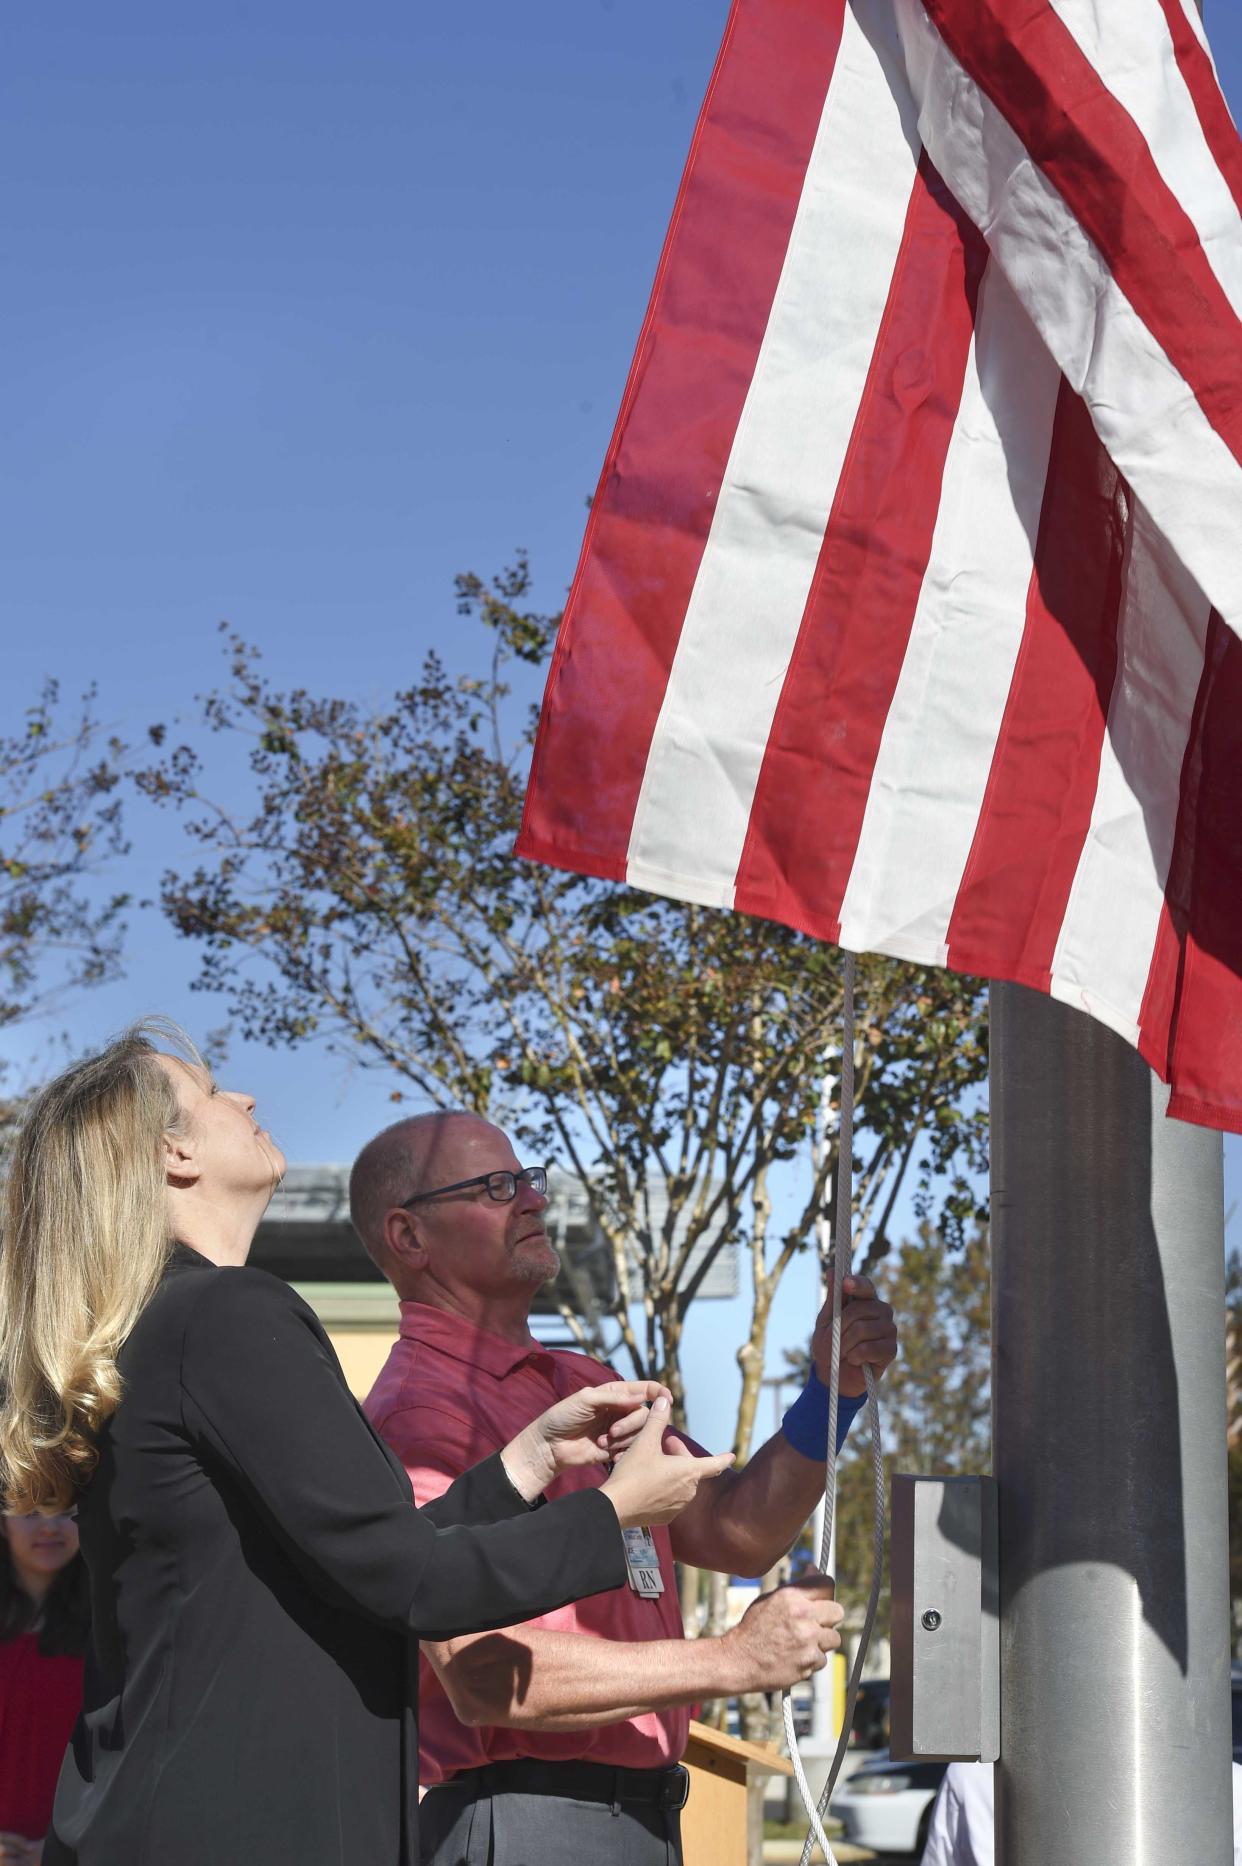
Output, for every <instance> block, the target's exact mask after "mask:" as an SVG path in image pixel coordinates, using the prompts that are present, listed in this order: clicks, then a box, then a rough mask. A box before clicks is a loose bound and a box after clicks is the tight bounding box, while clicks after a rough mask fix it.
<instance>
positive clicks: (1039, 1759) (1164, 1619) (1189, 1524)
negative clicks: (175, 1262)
mask: <svg viewBox="0 0 1242 1866" xmlns="http://www.w3.org/2000/svg"><path fill="white" fill-rule="evenodd" d="M1166 1102H1167V1090H1166V1089H1164V1087H1163V1086H1162V1085H1161V1084H1160V1083H1159V1081H1158V1080H1157V1079H1156V1077H1155V1076H1154V1075H1153V1074H1152V1072H1151V1071H1150V1070H1149V1069H1148V1068H1147V1066H1146V1064H1145V1063H1144V1062H1143V1061H1142V1060H1141V1058H1140V1057H1139V1056H1138V1055H1137V1054H1136V1053H1135V1051H1133V1050H1132V1049H1131V1048H1130V1047H1129V1046H1128V1045H1127V1044H1126V1043H1124V1042H1123V1041H1122V1039H1121V1038H1120V1037H1117V1036H1114V1035H1113V1034H1112V1033H1111V1032H1110V1031H1108V1030H1107V1029H1105V1028H1104V1026H1103V1025H1101V1024H1099V1023H1097V1022H1096V1021H1095V1020H1094V1019H1093V1018H1089V1017H1087V1016H1085V1015H1083V1014H1082V1013H1080V1012H1078V1011H1075V1010H1071V1009H1069V1008H1068V1007H1066V1006H1065V1005H1063V1004H1060V1003H1058V1002H1056V1001H1055V1000H1054V999H1051V998H1048V997H1045V996H1043V995H1042V994H1039V993H1036V992H1033V991H1028V990H1026V989H1024V988H1023V987H1021V986H1017V985H993V987H992V1117H991V1118H992V1354H993V1381H992V1406H993V1469H994V1472H995V1475H996V1479H997V1488H998V1494H999V1512H1000V1616H1001V1761H1000V1763H999V1764H998V1765H997V1774H996V1786H997V1795H996V1841H997V1854H996V1857H997V1860H998V1862H999V1863H1000V1866H1168V1863H1169V1862H1170V1861H1173V1860H1178V1861H1185V1862H1187V1866H1229V1862H1231V1861H1232V1859H1233V1850H1232V1839H1231V1836H1232V1818H1231V1778H1230V1766H1231V1765H1230V1753H1231V1752H1230V1687H1229V1662H1230V1652H1229V1636H1230V1635H1229V1580H1228V1528H1227V1505H1226V1469H1225V1365H1224V1357H1225V1297H1224V1192H1223V1150H1222V1143H1221V1136H1220V1135H1219V1134H1217V1133H1213V1132H1211V1131H1209V1130H1207V1129H1205V1128H1198V1127H1192V1126H1189V1125H1187V1124H1186V1123H1184V1122H1180V1121H1170V1120H1168V1119H1166V1118H1165V1113H1164V1109H1165V1105H1166Z"/></svg>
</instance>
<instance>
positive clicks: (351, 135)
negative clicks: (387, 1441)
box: [0, 0, 1242, 1440]
mask: <svg viewBox="0 0 1242 1866" xmlns="http://www.w3.org/2000/svg"><path fill="white" fill-rule="evenodd" d="M726 12H727V6H726V4H725V0H672V4H670V0H624V3H623V0H580V3H579V4H578V5H576V6H571V5H569V4H567V3H566V0H560V3H559V4H548V3H547V0H545V3H544V4H542V5H536V6H534V7H527V8H516V7H513V6H500V5H497V4H494V3H493V0H482V3H480V4H476V5H473V6H470V7H439V8H429V7H414V6H410V5H401V6H398V5H396V4H393V3H392V0H374V3H373V4H371V5H369V6H366V7H353V8H345V7H342V6H340V5H339V4H331V5H329V4H327V3H326V0H298V4H296V5H294V4H293V0H264V3H263V4H250V3H249V0H216V4H215V5H213V6H212V7H210V8H206V7H204V8H193V9H191V8H175V7H169V6H167V5H166V4H154V3H153V0H115V4H113V5H111V6H109V7H108V8H106V9H103V8H99V7H97V6H87V5H86V4H84V3H83V0H64V3H63V4H60V5H57V6H55V7H40V8H35V7H28V8H21V9H16V10H14V11H13V12H12V13H11V14H10V16H9V18H8V19H7V20H6V57H5V61H4V69H3V72H2V73H0V167H2V169H3V173H4V174H5V176H6V177H7V185H6V188H5V190H4V193H3V195H2V196H0V225H2V232H3V242H4V250H5V253H6V259H7V262H8V263H7V277H6V291H5V293H4V296H3V300H2V301H0V354H3V356H4V359H5V365H4V367H5V379H4V402H5V414H6V420H5V438H4V442H3V446H2V447H0V510H3V513H4V525H3V556H4V563H5V577H4V586H3V593H2V601H3V605H4V641H5V673H6V678H5V682H4V686H3V689H0V728H3V727H5V726H9V725H11V724H12V723H14V722H15V721H16V720H17V718H18V716H19V715H20V713H21V710H22V708H23V707H24V706H25V705H26V704H28V702H29V700H30V699H31V698H32V697H33V695H34V693H35V691H36V690H37V688H38V686H39V685H40V683H41V682H42V680H43V678H44V677H45V676H46V675H48V674H55V675H58V676H60V678H61V679H62V680H63V682H64V683H65V685H66V686H67V687H68V688H69V689H74V688H76V687H78V686H80V685H81V684H82V683H83V682H84V681H85V680H86V679H89V678H92V677H93V678H97V679H98V680H99V682H100V688H101V706H102V710H103V712H104V715H105V717H106V718H107V719H108V720H109V721H110V722H112V723H115V724H116V725H117V726H118V727H119V728H120V729H121V730H123V731H126V732H129V733H138V732H141V730H142V729H143V727H144V726H145V725H146V724H148V723H149V722H151V721H153V720H157V719H159V720H165V721H168V720H173V719H175V718H176V717H177V716H178V715H179V714H180V715H182V716H184V717H186V718H189V717H190V716H191V715H192V713H193V696H194V695H195V694H196V693H198V692H201V691H202V690H204V689H205V688H208V687H210V686H211V685H212V684H214V683H215V682H216V681H217V679H218V678H219V676H220V674H221V672H222V665H223V664H222V661H221V657H220V652H219V643H218V637H217V633H216V624H217V623H218V622H219V621H220V620H221V619H227V620H228V621H229V622H230V623H232V624H233V625H234V626H235V627H236V628H237V629H238V630H240V631H241V632H242V633H243V634H244V635H246V636H248V637H249V638H251V639H253V640H254V641H256V642H257V643H259V644H260V645H261V647H262V648H263V650H264V652H265V655H266V657H267V662H268V665H269V667H270V669H271V670H272V672H273V674H274V675H276V676H278V677H281V678H288V679H289V680H291V681H297V682H301V683H305V684H307V685H308V686H311V687H312V688H313V687H315V686H322V687H323V688H324V689H326V690H333V691H338V692H349V693H354V694H357V695H359V696H361V697H369V696H374V697H376V698H379V697H380V696H382V695H383V694H384V693H386V692H388V691H390V690H391V689H392V688H393V687H394V686H396V685H397V684H399V683H400V682H401V681H403V680H404V679H405V678H406V676H407V675H408V674H409V673H410V671H411V669H412V668H413V667H414V665H415V664H416V663H417V661H418V660H419V659H420V658H421V656H422V654H423V652H424V651H425V649H426V648H427V647H428V646H430V645H432V644H433V643H435V644H436V645H438V646H439V647H440V648H441V649H442V651H443V652H444V653H445V655H446V657H447V658H449V659H450V660H454V661H455V660H459V659H460V660H464V659H467V658H468V657H469V656H470V655H471V654H472V652H473V651H474V650H473V638H472V636H471V635H470V634H469V625H468V624H465V623H463V622H462V621H460V619H459V618H458V617H457V616H456V613H455V610H454V605H453V597H452V579H453V576H454V574H455V573H456V572H457V571H459V570H462V569H465V568H477V569H478V570H480V571H481V572H484V573H485V572H487V571H489V570H491V569H492V568H494V567H496V566H498V565H499V564H501V563H502V562H504V561H505V560H506V559H507V558H508V557H509V556H510V555H511V553H512V551H513V548H514V547H515V546H517V545H523V546H526V547H527V548H528V549H529V550H530V552H531V556H532V561H533V564H534V567H535V570H536V573H537V577H538V580H539V593H540V595H541V597H542V599H543V600H544V601H545V602H546V604H547V606H548V607H554V606H556V605H557V604H558V603H559V601H560V600H561V597H562V595H563V592H564V589H565V587H566V585H567V583H568V580H569V577H570V575H571V573H572V569H573V564H574V559H575V557H576V554H577V549H578V544H579V541H580V536H581V529H582V522H583V506H584V500H585V497H586V495H587V494H588V493H589V491H590V490H591V489H592V487H593V486H594V483H595V479H596V476H597V473H598V470H599V464H600V460H601V458H602V455H603V452H604V449H605V446H606V444H607V440H608V435H609V432H610V430H611V426H612V421H613V417H614V414H615V410H616V406H617V402H618V400H619V397H620V393H621V389H622V386H623V383H624V379H625V373H626V369H627V367H628V364H629V359H630V354H631V351H632V348H633V343H634V339H635V336H636V333H637V330H638V326H639V323H640V320H641V317H642V312H643V308H644V305H645V302H646V297H647V293H648V289H649V286H650V281H651V276H652V273H653V271H654V267H655V263H656V259H657V257H658V254H659V249H660V245H661V242H662V239H663V235H664V229H665V226H666V223H667V219H668V214H669V210H670V208H671V205H672V201H673V197H674V194H675V191H676V187H677V182H678V179H679V176H680V172H681V167H682V163H683V160H684V157H685V152H686V148H687V145H688V142H689V138H690V134H691V131H692V129H693V126H694V119H695V115H696V112H697V109H698V105H699V101H700V98H701V96H702V92H703V88H704V85H705V83H706V80H707V77H708V75H709V73H710V69H711V64H712V60H713V58H714V56H715V51H716V47H717V44H718V41H719V37H720V32H721V29H722V27H723V24H724V19H725V16H726ZM1208 22H1209V27H1210V29H1211V30H1212V33H1213V37H1214V41H1215V46H1216V52H1217V57H1218V61H1219V63H1220V66H1221V71H1222V77H1223V79H1224V82H1225V86H1226V90H1227V92H1228V93H1229V94H1230V96H1231V98H1232V100H1233V102H1234V107H1235V113H1236V111H1237V109H1238V106H1239V104H1240V103H1242V22H1240V21H1239V18H1238V16H1237V13H1236V11H1234V10H1232V9H1227V8H1226V6H1225V5H1224V4H1223V0H1215V4H1211V0H1209V9H1208ZM171 835H172V831H171V828H170V827H169V826H167V825H164V824H160V825H159V826H157V827H150V826H140V825H138V824H137V823H136V824H135V840H136V842H138V843H139V845H140V854H139V855H138V856H136V858H135V861H134V863H133V866H132V873H131V875H130V877H129V879H130V880H131V882H132V884H133V885H134V886H135V889H136V891H139V892H141V891H143V889H145V888H148V887H150V886H152V885H153V884H154V881H155V878H156V875H157V873H158V869H159V867H160V865H161V861H162V857H163V853H164V852H166V851H167V849H168V847H169V838H170V837H171ZM132 957H133V963H132V966H131V973H130V977H129V979H128V980H127V982H126V983H125V984H124V985H123V986H120V987H117V988H112V989H109V990H107V991H105V992H100V993H97V994H95V995H94V996H93V997H90V998H86V999H82V1000H79V1001H78V1003H77V1004H76V1005H75V1006H74V1007H73V1010H72V1015H71V1018H70V1019H69V1020H68V1021H69V1022H70V1024H71V1033H70V1034H71V1037H72V1040H73V1042H74V1044H75V1045H76V1046H78V1047H82V1046H85V1045H88V1044H90V1043H91V1042H93V1041H94V1040H95V1039H96V1038H98V1037H100V1036H102V1035H104V1034H105V1033H106V1032H108V1031H110V1030H111V1029H114V1028H115V1027H116V1026H117V1025H119V1024H121V1023H123V1022H124V1021H126V1019H127V1018H128V1017H130V1016H131V1015H133V1014H135V1013H137V1012H139V1011H142V1010H145V1009H150V1008H156V1007H158V1008H162V1009H165V1010H168V1011H170V1012H171V1013H172V1014H173V1015H176V1016H178V1017H181V1018H182V1019H184V1020H185V1021H186V1022H187V1023H188V1024H190V1025H191V1027H196V1028H199V1029H202V1028H204V1027H207V1026H209V1025H210V1024H212V1023H215V1022H218V1021H219V1018H220V1013H219V1008H218V1007H217V1006H215V1005H214V1004H212V1003H211V1002H210V1001H205V1000H203V999H201V998H195V997H194V996H192V995H191V994H190V993H189V992H188V989H187V987H188V982H189V979H190V977H191V976H192V971H193V967H192V965H191V955H190V953H189V952H188V950H184V949H182V948H180V947H179V946H178V945H177V943H176V942H175V941H174V940H173V939H171V937H170V936H168V935H167V934H165V933H164V932H163V930H162V928H161V927H160V926H159V924H158V923H157V922H155V921H154V920H153V919H139V920H138V921H136V923H135V926H134V936H133V947H132ZM36 1034H37V1033H29V1034H28V1036H27V1038H26V1041H27V1042H29V1043H33V1042H34V1041H35V1036H36ZM10 1053H11V1052H10ZM239 1074H240V1077H241V1078H242V1079H243V1080H244V1082H245V1083H246V1085H248V1086H252V1087H253V1088H254V1089H255V1091H256V1092H257V1093H258V1094H259V1096H260V1098H261V1100H262V1102H263V1105H264V1109H265V1112H266V1114H267V1115H268V1117H269V1119H270V1120H271V1123H272V1125H273V1126H274V1127H275V1128H276V1129H277V1131H278V1132H279V1133H280V1134H281V1135H282V1137H283V1138H284V1140H285V1141H286V1144H287V1146H288V1148H289V1151H290V1152H291V1154H292V1155H293V1157H295V1158H300V1159H316V1158H317V1159H347V1158H349V1157H351V1156H352V1154H353V1153H354V1152H355V1151H356V1149H357V1147H358V1146H359V1145H360V1144H361V1142H362V1141H363V1140H364V1139H365V1138H366V1136H367V1134H368V1133H369V1132H370V1131H372V1130H373V1128H374V1127H376V1126H377V1125H379V1124H380V1123H382V1122H383V1121H385V1120H386V1119H388V1118H389V1117H390V1112H391V1111H390V1108H389V1104H388V1103H387V1101H386V1099H385V1097H386V1091H387V1085H386V1084H385V1083H383V1082H382V1081H380V1080H379V1079H377V1078H374V1077H370V1076H360V1075H359V1074H357V1073H355V1074H354V1075H352V1076H347V1075H346V1074H345V1073H343V1071H342V1070H340V1069H339V1068H333V1066H332V1065H330V1064H328V1063H325V1064H324V1065H323V1066H322V1068H321V1069H319V1070H318V1071H317V1072H316V1071H312V1070H308V1069H307V1068H306V1067H305V1066H302V1065H299V1066H297V1067H295V1068H290V1067H289V1065H288V1063H287V1061H285V1060H282V1059H281V1058H279V1057H276V1056H273V1055H272V1054H270V1053H269V1052H266V1051H262V1050H259V1051H254V1052H247V1051H243V1050H242V1049H241V1048H240V1047H237V1048H235V1050H234V1055H233V1075H234V1076H235V1077H236V1076H238V1075H239ZM1238 1157H1239V1155H1238V1149H1237V1147H1236V1146H1234V1147H1233V1149H1232V1159H1231V1177H1232V1182H1233V1185H1234V1186H1235V1187H1236V1188H1237V1190H1238V1192H1239V1193H1242V1172H1239V1171H1237V1170H1236V1166H1237V1162H1238ZM1230 1196H1231V1197H1232V1196H1234V1193H1233V1190H1232V1189H1231V1195H1230ZM810 1300H811V1296H810V1281H809V1271H808V1272H807V1274H806V1275H799V1274H797V1273H791V1277H790V1278H789V1279H788V1287H787V1293H786V1296H785V1299H784V1300H783V1301H782V1302H781V1304H780V1306H779V1309H778V1312H777V1315H776V1318H775V1321H774V1326H773V1359H774V1360H778V1359H779V1356H778V1355H777V1354H776V1353H775V1348H776V1346H777V1345H779V1343H781V1342H782V1341H784V1340H793V1339H795V1338H796V1337H797V1336H798V1335H799V1334H800V1333H802V1332H803V1328H804V1318H805V1316H806V1314H807V1311H808V1308H809V1306H810ZM740 1332H741V1317H740V1315H739V1313H738V1312H737V1311H736V1310H735V1309H734V1308H733V1306H732V1305H715V1306H713V1307H712V1308H710V1309H704V1311H703V1315H702V1320H701V1321H700V1323H699V1324H698V1325H697V1327H696V1330H695V1332H694V1334H693V1335H692V1338H691V1342H690V1359H691V1381H692V1393H693V1382H694V1378H695V1374H696V1372H697V1373H698V1374H699V1376H700V1380H699V1384H700V1391H701V1393H704V1394H705V1393H706V1392H707V1391H708V1389H710V1392H711V1399H710V1401H709V1402H706V1403H705V1402H704V1400H702V1399H701V1400H700V1403H699V1405H698V1406H697V1407H695V1406H694V1405H693V1404H692V1423H693V1424H694V1426H695V1428H696V1430H698V1431H699V1433H700V1434H701V1435H702V1436H704V1437H708V1438H713V1439H716V1440H720V1439H722V1438H724V1437H726V1436H727V1435H728V1429H729V1426H728V1421H729V1418H730V1416H731V1409H732V1408H731V1401H730V1398H729V1395H728V1394H727V1393H725V1392H723V1387H724V1383H723V1382H722V1380H721V1378H720V1357H721V1354H722V1352H727V1351H728V1350H731V1348H732V1347H733V1346H734V1345H735V1344H736V1341H737V1340H738V1339H739V1338H740Z"/></svg>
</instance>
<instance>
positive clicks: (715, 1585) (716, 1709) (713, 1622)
mask: <svg viewBox="0 0 1242 1866" xmlns="http://www.w3.org/2000/svg"><path fill="white" fill-rule="evenodd" d="M728 1619H729V1577H728V1575H727V1574H716V1573H714V1572H713V1573H712V1574H710V1575H709V1576H708V1578H707V1625H706V1626H705V1627H704V1628H703V1636H704V1638H708V1639H719V1638H720V1636H721V1634H722V1633H725V1632H727V1631H728ZM728 1712H729V1700H728V1698H708V1699H707V1700H706V1701H705V1702H704V1704H703V1706H702V1709H701V1710H700V1712H699V1715H700V1717H701V1718H702V1720H703V1722H704V1723H706V1724H710V1725H711V1727H712V1729H713V1730H723V1729H724V1727H725V1724H726V1722H727V1720H728Z"/></svg>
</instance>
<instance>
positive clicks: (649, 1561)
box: [621, 1529, 664, 1600]
mask: <svg viewBox="0 0 1242 1866" xmlns="http://www.w3.org/2000/svg"><path fill="white" fill-rule="evenodd" d="M621 1533H622V1535H623V1536H624V1537H625V1565H626V1567H627V1568H628V1569H629V1571H630V1586H631V1587H632V1588H633V1590H634V1592H635V1593H636V1594H642V1595H644V1596H645V1597H646V1599H648V1600H655V1598H656V1597H657V1595H659V1594H662V1593H663V1592H664V1576H663V1575H662V1574H661V1573H660V1552H659V1550H658V1549H657V1548H656V1545H655V1537H654V1536H653V1535H652V1533H651V1531H650V1529H623V1530H622V1531H621Z"/></svg>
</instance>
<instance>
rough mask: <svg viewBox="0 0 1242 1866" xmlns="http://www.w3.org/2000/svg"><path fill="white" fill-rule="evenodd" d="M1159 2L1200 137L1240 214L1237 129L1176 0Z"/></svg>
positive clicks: (1241, 161)
mask: <svg viewBox="0 0 1242 1866" xmlns="http://www.w3.org/2000/svg"><path fill="white" fill-rule="evenodd" d="M1160 5H1161V7H1162V8H1163V10H1164V17H1165V20H1166V21H1167V23H1168V28H1169V37H1170V38H1171V39H1172V41H1173V50H1174V52H1175V53H1176V55H1177V67H1178V70H1179V71H1180V72H1181V74H1182V81H1183V83H1184V84H1185V86H1186V89H1187V90H1188V91H1189V92H1190V99H1191V102H1192V103H1193V104H1194V107H1195V114H1196V115H1197V117H1198V119H1199V127H1200V129H1201V130H1202V131H1203V139H1204V141H1205V142H1206V143H1207V146H1208V151H1209V153H1210V155H1211V157H1212V160H1213V162H1215V164H1216V166H1217V168H1218V169H1219V170H1220V172H1221V174H1222V175H1223V176H1224V178H1225V180H1226V181H1227V182H1228V184H1229V191H1230V193H1231V194H1232V195H1233V198H1234V200H1235V202H1236V203H1237V206H1238V211H1239V213H1242V142H1239V141H1238V132H1237V130H1236V129H1235V128H1234V126H1233V118H1232V117H1231V116H1230V114H1229V106H1228V104H1227V103H1226V102H1225V99H1224V96H1223V94H1222V92H1221V88H1220V85H1219V83H1218V82H1217V78H1216V73H1215V72H1214V71H1213V69H1212V61H1211V58H1210V57H1209V56H1208V54H1207V52H1206V51H1205V50H1204V47H1203V43H1202V41H1201V40H1200V38H1199V36H1198V34H1197V33H1196V32H1195V29H1194V27H1193V26H1192V25H1191V23H1190V21H1189V20H1188V19H1187V17H1186V10H1185V8H1184V7H1183V6H1182V5H1181V4H1180V0H1160Z"/></svg>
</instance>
